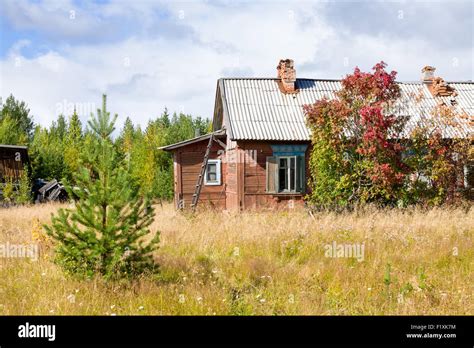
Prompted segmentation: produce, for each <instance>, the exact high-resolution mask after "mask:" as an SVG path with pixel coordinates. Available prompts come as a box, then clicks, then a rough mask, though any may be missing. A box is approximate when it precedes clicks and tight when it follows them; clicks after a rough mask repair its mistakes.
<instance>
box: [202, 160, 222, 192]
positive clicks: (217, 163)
mask: <svg viewBox="0 0 474 348" xmlns="http://www.w3.org/2000/svg"><path fill="white" fill-rule="evenodd" d="M204 184H205V185H209V186H211V185H216V186H217V185H220V184H221V160H211V159H210V160H208V161H207V167H206V173H205V174H204Z"/></svg>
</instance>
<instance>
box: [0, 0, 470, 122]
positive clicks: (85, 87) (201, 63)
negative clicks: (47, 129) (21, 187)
mask: <svg viewBox="0 0 474 348" xmlns="http://www.w3.org/2000/svg"><path fill="white" fill-rule="evenodd" d="M53 3H55V2H54V1H53ZM34 6H40V5H34ZM88 6H89V8H90V9H91V10H90V11H91V12H96V11H98V5H88ZM166 6H167V7H166V8H163V6H161V7H160V10H161V12H162V13H166V14H167V15H166V16H163V18H161V17H160V16H157V15H156V11H157V6H156V5H153V6H151V5H149V2H129V3H120V4H116V3H112V4H107V5H104V6H103V7H102V8H101V9H100V13H101V18H115V20H117V18H116V17H114V16H125V17H126V18H128V19H130V18H135V20H136V21H138V22H140V21H141V20H142V22H143V23H142V24H143V26H142V27H139V28H131V27H127V30H130V31H131V32H133V33H135V35H134V36H132V35H130V36H129V37H128V38H124V39H122V40H119V41H117V42H108V43H101V44H99V43H97V42H94V43H85V42H83V41H80V42H75V41H74V40H72V41H70V42H69V44H67V45H61V46H58V47H55V48H51V49H50V50H49V51H48V52H46V53H42V54H40V55H38V56H35V57H31V58H26V57H24V56H23V55H21V48H22V47H23V46H22V45H24V44H26V43H25V42H18V43H17V44H16V46H15V47H14V48H12V49H11V51H10V53H9V54H8V55H7V56H6V57H5V58H4V59H3V60H2V61H0V69H1V77H2V85H1V88H0V94H1V96H2V97H3V98H6V97H7V96H8V95H9V94H10V93H13V95H15V97H17V98H20V99H22V100H25V101H26V102H27V103H28V104H29V106H30V108H31V110H32V113H33V114H34V115H35V118H36V121H38V122H40V123H42V124H44V125H45V124H49V123H50V122H51V121H52V120H53V119H54V118H55V117H56V114H57V110H58V105H61V104H62V105H64V104H65V101H67V102H77V103H80V105H86V106H87V105H100V98H101V93H107V94H108V97H109V99H108V100H109V110H110V111H112V112H114V113H115V112H117V113H119V116H120V119H119V120H120V121H123V120H124V118H125V117H126V116H130V117H132V119H133V120H134V121H135V122H138V123H141V124H142V125H145V124H146V122H147V120H148V119H150V118H152V117H155V116H157V115H158V114H160V113H161V112H162V111H163V109H164V107H165V106H167V107H168V109H169V110H170V111H178V112H179V111H184V112H186V113H190V114H193V115H200V116H204V117H212V111H213V106H214V96H215V87H216V80H217V79H218V78H219V77H223V76H224V75H226V76H229V75H244V74H245V75H247V76H248V75H251V76H255V77H273V76H275V75H276V69H275V68H276V64H277V62H278V60H279V59H280V58H293V59H295V63H296V69H297V75H299V76H302V77H314V78H340V77H341V76H342V75H343V74H346V73H348V72H350V71H351V70H352V69H353V67H354V66H355V65H359V66H360V67H361V68H363V69H369V68H370V67H372V66H373V65H374V64H375V63H376V62H378V61H380V60H385V61H386V62H387V63H389V69H394V70H397V71H399V77H400V79H403V80H416V79H418V77H419V72H420V70H421V68H422V66H424V65H426V64H430V65H435V66H436V67H438V72H439V74H440V75H441V76H443V77H445V78H446V79H451V80H453V79H456V80H461V79H468V78H472V66H471V62H472V53H471V51H470V50H469V49H466V48H459V49H452V48H451V49H450V50H448V51H439V48H437V47H436V46H435V45H433V44H431V43H430V42H427V41H424V40H420V39H417V38H415V37H412V38H410V39H403V38H398V39H396V38H393V37H391V38H388V37H387V36H386V35H383V34H378V33H376V32H374V33H373V34H368V33H359V34H357V35H353V34H352V33H351V32H348V31H347V30H341V28H339V27H334V26H333V25H332V24H331V21H330V19H328V18H325V17H323V16H322V14H321V13H322V12H321V11H320V9H321V6H323V4H321V3H319V4H317V5H314V4H311V3H309V2H301V3H298V6H296V5H295V4H293V3H290V4H287V3H286V2H277V3H267V2H259V3H255V4H254V3H243V4H239V6H237V5H234V4H233V3H230V4H227V6H221V5H214V4H209V3H196V2H186V3H181V4H180V3H169V4H166ZM66 7H67V6H66ZM38 11H39V10H38V9H34V10H30V12H29V14H28V18H30V19H32V18H33V19H34V20H32V23H35V24H34V25H38V26H42V27H46V28H49V26H51V27H53V26H54V24H56V23H55V22H56V20H57V18H56V17H54V18H49V19H48V17H47V16H46V18H42V19H38V18H37V17H38V16H37V12H38ZM50 12H51V13H56V12H54V11H53V10H51V11H50ZM42 13H43V15H44V13H45V12H44V11H43V12H42ZM140 16H141V17H140ZM48 20H49V22H51V23H49V24H48V23H46V22H48ZM21 21H22V18H19V19H17V22H16V25H17V26H22V25H27V24H25V23H24V22H21ZM58 23H59V25H60V26H61V25H62V24H61V23H62V20H59V22H58ZM84 23H92V24H94V23H95V20H94V19H93V18H92V19H87V20H86V22H84ZM163 23H165V24H166V25H162V24H163ZM102 24H103V23H102ZM32 25H33V24H32ZM92 28H95V27H94V25H92ZM181 28H182V30H183V32H182V33H181V34H180V35H178V36H177V35H176V32H177V31H179V29H181ZM155 29H156V33H154V32H153V30H155ZM77 30H79V29H77ZM84 30H86V29H84ZM143 31H144V32H146V34H143ZM77 33H79V31H77ZM77 33H76V32H72V33H70V34H71V35H72V36H74V35H76V34H77ZM84 33H87V30H86V31H83V32H82V34H84ZM457 57H458V60H457V63H458V64H457V65H456V64H453V59H454V58H457ZM18 58H20V61H21V64H20V66H16V65H18V64H17V63H18ZM345 62H347V63H348V65H347V66H346V65H345ZM84 109H87V107H85V108H84ZM84 116H87V115H84Z"/></svg>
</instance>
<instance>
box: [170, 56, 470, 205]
mask: <svg viewBox="0 0 474 348" xmlns="http://www.w3.org/2000/svg"><path fill="white" fill-rule="evenodd" d="M433 72H434V68H432V67H425V68H424V69H423V71H422V79H421V81H419V82H408V83H405V82H403V83H399V85H400V89H401V94H402V96H401V98H400V100H401V103H400V105H399V107H398V109H397V111H396V112H397V113H398V114H399V115H400V116H409V122H408V123H407V125H406V128H407V132H408V131H409V128H410V126H412V125H414V124H417V122H420V121H422V120H423V119H425V118H426V117H427V115H428V111H429V110H431V109H432V108H433V107H434V106H436V105H439V104H440V103H446V104H449V105H455V107H456V108H458V109H459V110H460V111H462V112H463V114H464V115H466V114H467V118H466V117H464V118H463V119H461V120H460V122H461V124H462V127H461V129H459V128H454V127H449V126H448V127H446V128H445V129H444V130H443V132H444V136H445V137H446V138H452V137H458V136H461V137H466V136H472V134H474V118H473V117H474V83H472V82H450V83H446V82H444V81H443V80H442V79H440V78H435V77H434V75H433ZM340 88H341V84H340V81H339V80H323V79H304V78H296V72H295V69H294V66H293V61H292V60H289V59H287V60H281V61H280V63H279V64H278V67H277V77H276V78H222V79H219V80H218V81H217V88H216V97H215V106H214V115H213V132H212V133H211V134H206V135H203V136H199V137H196V138H194V139H190V140H187V141H183V142H180V143H177V144H172V145H169V146H165V147H162V149H163V150H165V151H170V152H172V154H173V159H174V192H175V204H176V207H177V208H183V207H189V206H191V205H193V204H197V203H198V202H199V204H200V205H205V204H208V205H211V206H214V207H217V208H220V209H228V210H242V209H257V208H258V209H265V208H270V209H274V208H278V207H290V208H291V207H294V206H297V205H300V204H302V203H303V197H304V195H305V193H306V192H307V187H306V182H307V178H308V161H309V154H310V148H311V141H310V131H309V129H308V127H307V126H306V122H305V115H304V112H303V105H305V104H312V103H314V102H316V101H317V100H319V99H322V98H323V97H326V98H329V99H330V98H334V97H335V92H336V91H338V90H339V89H340ZM454 91H455V92H454ZM420 96H422V98H420ZM420 100H421V101H420ZM207 150H208V152H209V153H208V154H206V152H207ZM201 168H202V169H203V171H202V172H201ZM193 197H194V200H195V201H193Z"/></svg>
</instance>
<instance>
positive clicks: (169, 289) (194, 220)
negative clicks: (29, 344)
mask: <svg viewBox="0 0 474 348" xmlns="http://www.w3.org/2000/svg"><path fill="white" fill-rule="evenodd" d="M58 207H60V205H57V204H55V205H54V204H52V205H48V204H45V205H40V206H31V207H16V208H8V209H7V208H5V209H0V244H3V245H5V243H10V244H37V245H39V251H40V255H39V258H38V260H37V261H34V260H31V259H29V258H5V257H3V258H0V314H1V315H30V314H31V315H456V314H457V315H473V314H474V298H473V297H474V208H473V207H471V208H465V207H464V208H446V207H443V208H434V209H430V210H422V209H413V210H398V209H392V210H389V209H386V210H380V209H375V208H366V209H363V210H359V211H355V212H346V213H339V214H336V213H330V212H320V213H316V214H314V216H310V215H308V214H307V213H306V212H304V211H297V210H292V211H279V212H245V213H241V214H234V213H228V212H216V211H212V210H205V211H201V212H199V213H198V214H196V215H195V216H191V215H189V214H183V213H180V212H176V211H175V210H174V209H173V206H172V205H170V204H164V205H163V206H161V205H157V206H156V219H155V222H154V223H153V225H152V226H151V229H152V231H157V230H158V231H160V232H161V243H160V249H159V250H158V251H157V252H156V254H155V255H154V257H155V259H156V261H157V262H158V263H159V264H160V267H161V271H160V273H159V274H158V275H157V276H154V277H150V276H147V277H141V278H139V279H136V280H134V281H132V282H128V281H121V282H105V281H103V280H101V279H98V278H97V279H91V280H78V279H74V278H71V277H68V276H66V275H65V274H64V273H63V271H62V270H61V269H60V268H59V267H58V266H57V265H56V264H55V263H54V262H53V258H54V248H53V245H52V241H51V240H49V239H48V237H47V236H46V235H45V233H44V231H43V229H42V227H41V226H42V224H44V223H48V222H49V221H50V214H51V213H52V212H55V211H56V210H57V209H58ZM335 243H337V244H338V245H352V244H356V245H359V246H363V247H364V249H363V250H364V254H363V257H362V258H359V260H358V259H356V258H354V257H328V256H327V246H328V245H334V244H335Z"/></svg>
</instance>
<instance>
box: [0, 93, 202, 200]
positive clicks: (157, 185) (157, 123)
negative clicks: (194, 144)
mask: <svg viewBox="0 0 474 348" xmlns="http://www.w3.org/2000/svg"><path fill="white" fill-rule="evenodd" d="M96 126H99V125H95V126H94V127H96ZM96 129H97V127H96ZM210 130H211V122H210V121H209V120H207V119H202V118H200V117H197V118H193V117H191V115H185V114H183V113H179V114H176V113H174V114H173V115H170V114H169V113H168V110H167V109H165V110H164V112H163V113H162V114H161V115H160V116H158V117H156V118H155V119H152V120H150V121H149V122H148V124H147V126H146V128H145V129H144V130H142V129H141V128H140V126H139V125H134V124H133V122H132V120H131V118H127V119H126V120H125V123H124V126H123V129H122V130H121V132H120V134H119V135H118V137H117V138H116V139H115V140H111V142H112V143H113V147H114V148H115V150H116V152H117V156H116V158H115V162H116V163H119V162H120V163H124V164H125V167H126V169H127V170H128V171H129V174H130V177H131V180H130V183H129V184H130V185H133V186H135V187H138V188H139V190H140V192H141V194H147V195H148V196H149V197H150V198H151V199H160V200H170V199H172V198H173V160H172V158H171V154H170V153H167V152H165V151H162V150H159V147H161V146H165V145H169V144H172V143H175V142H179V141H183V140H187V139H190V138H193V137H195V135H196V134H197V133H199V134H206V133H207V132H209V131H210ZM94 132H95V130H94V129H92V128H91V125H86V127H83V125H82V123H81V120H80V119H79V116H78V115H77V113H76V110H74V113H73V114H72V115H70V116H68V117H66V116H64V115H59V116H58V117H57V118H56V120H54V121H53V122H52V123H51V125H50V126H49V127H44V126H39V125H38V126H36V127H33V122H32V120H31V117H30V116H29V110H28V108H27V106H26V104H25V103H24V102H19V101H17V100H15V98H14V97H13V96H10V97H9V98H8V99H7V101H6V103H5V105H4V106H3V108H2V110H1V114H0V144H21V145H28V146H29V149H28V152H29V157H30V161H31V178H33V179H38V178H41V179H44V180H52V179H57V180H67V181H68V182H69V183H70V184H71V185H74V184H75V175H74V174H75V173H77V172H78V171H79V168H80V167H81V161H82V162H83V164H85V165H87V160H86V161H84V158H86V159H87V158H88V156H90V155H91V154H93V153H94V146H95V141H94V137H95V135H94Z"/></svg>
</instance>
